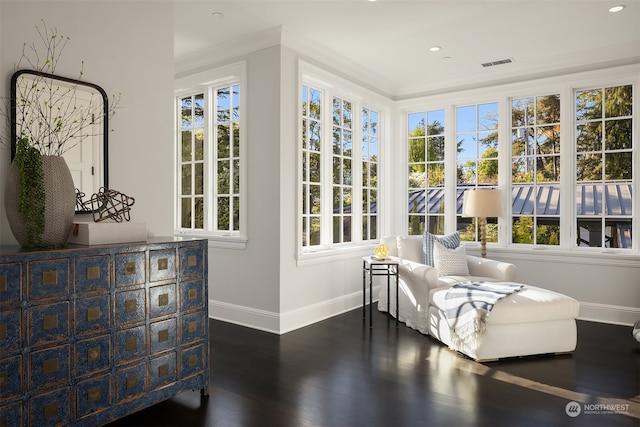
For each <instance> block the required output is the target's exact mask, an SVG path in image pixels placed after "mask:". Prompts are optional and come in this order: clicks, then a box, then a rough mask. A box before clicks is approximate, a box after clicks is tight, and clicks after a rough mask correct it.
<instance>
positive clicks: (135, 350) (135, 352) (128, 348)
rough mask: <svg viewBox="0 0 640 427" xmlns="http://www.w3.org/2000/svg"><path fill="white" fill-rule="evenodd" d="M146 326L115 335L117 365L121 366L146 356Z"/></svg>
mask: <svg viewBox="0 0 640 427" xmlns="http://www.w3.org/2000/svg"><path fill="white" fill-rule="evenodd" d="M146 350H147V340H146V326H138V327H135V328H131V329H125V330H124V331H119V332H118V333H117V335H116V357H117V363H118V364H123V363H127V362H129V361H132V360H135V359H139V358H141V357H143V356H144V355H145V354H146Z"/></svg>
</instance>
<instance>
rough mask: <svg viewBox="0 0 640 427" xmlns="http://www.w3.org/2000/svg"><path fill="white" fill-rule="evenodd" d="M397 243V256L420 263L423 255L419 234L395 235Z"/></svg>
mask: <svg viewBox="0 0 640 427" xmlns="http://www.w3.org/2000/svg"><path fill="white" fill-rule="evenodd" d="M396 243H397V245H398V257H399V258H402V259H406V260H409V261H413V262H419V263H421V262H422V260H423V258H424V255H423V254H422V237H421V236H419V235H418V236H398V237H396Z"/></svg>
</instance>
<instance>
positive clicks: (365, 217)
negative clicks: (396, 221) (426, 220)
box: [362, 107, 380, 240]
mask: <svg viewBox="0 0 640 427" xmlns="http://www.w3.org/2000/svg"><path fill="white" fill-rule="evenodd" d="M378 120H379V115H378V112H377V111H373V110H371V109H369V108H366V107H365V108H363V109H362V240H376V239H378V238H379V237H380V236H378V164H379V159H378V142H379V140H380V136H379V134H378V128H379V127H380V126H379V122H378Z"/></svg>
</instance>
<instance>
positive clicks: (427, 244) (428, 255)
mask: <svg viewBox="0 0 640 427" xmlns="http://www.w3.org/2000/svg"><path fill="white" fill-rule="evenodd" d="M423 240H424V242H423V248H422V251H423V252H424V260H423V262H422V263H423V264H426V265H430V266H431V267H435V265H434V263H433V242H436V241H437V242H440V243H441V244H442V245H443V246H444V247H445V248H448V249H455V248H457V247H458V246H460V233H459V232H457V231H456V232H455V233H451V234H447V235H445V236H437V235H435V234H431V233H429V232H428V231H425V232H424V239H423Z"/></svg>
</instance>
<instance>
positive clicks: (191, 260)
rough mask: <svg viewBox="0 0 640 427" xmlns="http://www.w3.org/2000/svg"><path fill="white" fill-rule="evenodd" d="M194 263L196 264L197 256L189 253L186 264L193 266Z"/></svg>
mask: <svg viewBox="0 0 640 427" xmlns="http://www.w3.org/2000/svg"><path fill="white" fill-rule="evenodd" d="M196 265H198V257H196V256H195V255H189V256H188V257H187V266H189V267H195V266H196Z"/></svg>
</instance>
